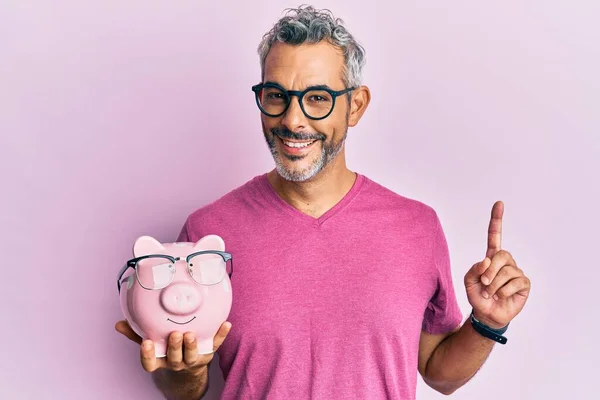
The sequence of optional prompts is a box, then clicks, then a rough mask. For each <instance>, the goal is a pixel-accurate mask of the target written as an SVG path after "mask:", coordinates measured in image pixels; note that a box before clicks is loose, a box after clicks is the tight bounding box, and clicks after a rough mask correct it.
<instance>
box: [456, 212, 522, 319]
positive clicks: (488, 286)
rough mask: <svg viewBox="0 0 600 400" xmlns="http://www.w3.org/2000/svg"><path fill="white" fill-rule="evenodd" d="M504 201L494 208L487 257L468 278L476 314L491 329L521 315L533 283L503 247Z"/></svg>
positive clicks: (466, 278) (467, 286) (477, 264)
mask: <svg viewBox="0 0 600 400" xmlns="http://www.w3.org/2000/svg"><path fill="white" fill-rule="evenodd" d="M503 214H504V204H503V203H502V202H501V201H498V202H496V203H495V204H494V206H493V207H492V213H491V218H490V224H489V227H488V239H487V251H486V255H485V258H484V259H483V260H482V261H480V262H478V263H476V264H474V265H473V266H472V267H471V269H470V270H469V271H468V272H467V273H466V275H465V278H464V283H465V287H466V290H467V298H468V300H469V303H470V304H471V306H472V307H473V313H474V315H475V318H477V319H478V320H479V321H481V322H482V323H484V324H486V325H488V326H489V327H491V328H496V329H497V328H501V327H504V326H506V325H508V323H509V322H510V321H512V319H513V318H514V317H515V316H517V314H519V313H520V312H521V310H522V309H523V307H524V306H525V302H526V301H527V298H528V297H529V290H530V287H531V282H530V280H529V278H527V276H525V274H524V273H523V271H522V270H521V269H520V268H519V267H518V266H517V263H516V262H515V260H514V258H513V257H512V255H511V254H510V253H509V252H508V251H506V250H502V248H501V242H502V216H503Z"/></svg>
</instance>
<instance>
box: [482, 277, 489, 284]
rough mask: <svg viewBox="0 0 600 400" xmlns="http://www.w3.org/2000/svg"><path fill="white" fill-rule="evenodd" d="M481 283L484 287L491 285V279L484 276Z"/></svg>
mask: <svg viewBox="0 0 600 400" xmlns="http://www.w3.org/2000/svg"><path fill="white" fill-rule="evenodd" d="M481 283H483V284H484V285H486V286H487V285H489V284H490V279H489V278H488V277H487V276H482V277H481Z"/></svg>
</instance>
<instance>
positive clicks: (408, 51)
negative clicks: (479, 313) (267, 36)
mask: <svg viewBox="0 0 600 400" xmlns="http://www.w3.org/2000/svg"><path fill="white" fill-rule="evenodd" d="M8 3H9V4H6V2H3V4H2V6H0V134H1V135H0V149H1V152H2V157H0V171H1V174H2V181H1V182H2V187H3V191H2V196H1V200H0V201H1V207H0V210H1V211H0V217H1V219H0V221H1V227H2V231H1V232H2V233H1V242H2V246H3V247H2V254H4V260H5V261H4V265H3V273H2V277H3V278H4V279H3V282H4V285H3V287H2V289H0V296H1V298H2V301H0V316H1V318H2V327H3V328H2V329H1V340H0V342H1V343H2V344H3V348H4V351H3V360H2V364H1V365H2V366H1V367H0V398H2V399H39V398H44V399H61V400H67V399H84V398H85V399H88V400H96V399H97V400H105V399H134V398H145V399H160V398H161V397H160V396H159V394H158V393H157V392H156V391H155V390H154V388H153V386H152V384H151V383H150V380H149V376H148V375H147V374H146V373H145V372H143V370H142V369H141V366H140V364H139V359H138V348H137V346H135V345H134V344H133V343H131V342H128V341H127V340H126V339H125V338H123V337H121V336H120V335H118V334H117V333H115V332H114V330H113V325H114V322H115V321H116V320H117V319H119V318H121V313H120V310H119V308H118V302H117V300H118V299H117V293H116V287H115V274H116V272H117V271H118V269H119V267H120V266H121V265H122V262H123V261H124V260H125V259H126V258H127V257H129V256H130V250H131V245H132V243H133V240H134V239H135V238H136V237H137V236H139V235H142V234H151V235H154V236H155V237H157V238H159V239H161V240H172V239H174V238H175V236H176V234H177V233H178V231H179V228H180V226H181V224H182V223H183V221H184V218H185V217H186V216H187V214H188V213H190V212H191V211H193V210H194V209H195V208H197V207H200V206H202V205H203V204H206V203H207V202H209V201H212V200H213V199H215V198H216V197H218V196H220V195H222V194H224V193H225V192H227V191H229V190H231V189H233V188H234V187H236V186H238V185H239V184H241V183H243V182H245V181H246V180H248V179H250V178H251V177H253V176H254V175H256V174H259V173H261V172H263V171H265V170H267V169H268V168H271V166H272V160H271V158H270V155H269V153H268V151H267V148H266V145H265V144H264V142H263V139H262V136H261V132H260V124H259V114H258V110H257V109H256V106H255V104H254V99H253V97H252V93H251V91H250V86H251V85H252V84H254V83H256V82H257V80H258V79H259V68H258V58H257V56H256V53H255V49H256V46H257V44H258V41H259V40H260V37H261V35H262V34H263V33H264V32H265V31H266V30H267V29H269V28H270V26H271V24H272V23H273V22H274V21H275V19H276V18H278V17H279V16H280V15H281V10H282V9H283V8H284V7H285V6H292V5H296V4H295V3H290V2H287V1H285V2H282V1H274V0H271V1H262V2H260V3H254V4H252V5H250V4H248V3H243V4H245V5H243V6H241V5H238V4H242V2H237V3H235V4H234V2H230V1H222V2H210V3H208V2H205V1H187V0H186V1H184V0H180V1H174V2H163V1H152V2H148V1H139V0H138V1H94V2H79V1H68V2H67V1H46V2H41V1H38V2H31V1H12V2H8ZM84 3H85V4H84ZM491 3H493V4H491ZM392 4H395V5H392ZM315 5H316V6H317V7H329V8H331V9H332V10H334V11H335V12H336V14H338V15H339V16H341V17H343V18H344V19H345V20H346V22H347V23H348V24H349V27H350V28H351V29H352V31H353V32H354V33H355V34H356V35H357V36H358V38H359V39H360V40H361V41H362V42H363V44H364V45H365V46H366V48H367V56H368V66H367V70H366V76H365V81H366V83H367V84H368V85H369V86H370V87H371V89H372V93H373V102H372V105H371V108H370V109H369V110H368V111H367V114H366V115H365V117H364V120H363V121H362V122H361V123H360V125H359V126H358V127H357V128H355V129H354V130H351V131H350V137H349V141H348V148H347V149H348V159H349V164H350V166H351V167H352V168H353V169H355V170H358V171H360V172H362V173H365V174H367V175H368V176H370V177H371V178H373V179H375V180H377V181H379V182H381V183H383V184H384V185H387V186H388V187H390V188H392V189H393V190H396V191H398V192H400V193H402V194H404V195H407V196H410V197H415V198H418V199H419V200H422V201H424V202H426V203H429V204H431V205H432V206H433V207H435V208H436V209H437V210H438V212H439V214H440V216H441V219H442V222H443V224H444V227H445V229H446V233H447V235H448V241H449V245H450V250H451V253H452V261H453V264H454V274H455V284H456V286H457V288H458V294H459V296H460V297H459V300H460V303H461V306H462V308H463V310H464V311H465V312H468V310H469V306H468V304H467V301H466V296H465V294H464V289H463V287H462V276H463V274H464V273H465V272H466V270H467V269H468V268H469V267H470V266H471V265H472V264H473V263H474V262H475V261H477V260H479V259H480V257H482V256H483V254H484V251H485V240H486V228H487V222H488V215H489V210H490V207H491V206H492V204H493V202H494V201H495V200H496V199H502V200H504V201H505V204H506V213H505V225H504V245H505V248H506V249H508V250H509V251H511V252H512V253H513V254H514V256H515V258H516V259H517V261H518V262H519V263H520V264H521V266H522V267H523V268H524V269H526V271H527V273H528V275H529V276H530V277H531V279H532V281H533V289H532V295H531V299H530V301H529V303H528V305H527V306H526V308H525V310H524V311H523V313H522V314H521V315H520V316H519V317H518V318H517V319H516V320H515V321H514V323H513V325H512V327H511V329H510V330H509V332H508V333H507V334H508V336H509V344H508V345H507V346H506V347H498V348H496V349H495V351H494V352H493V354H492V356H491V359H490V360H489V362H488V363H487V364H486V365H485V366H484V368H483V370H482V371H481V372H480V373H479V375H478V376H477V377H476V378H475V379H474V380H473V381H472V382H470V383H469V384H468V385H467V386H466V387H464V388H463V389H462V390H460V391H459V392H457V393H456V395H455V396H453V397H455V398H457V399H480V398H482V397H481V396H484V397H485V398H486V399H488V400H494V399H507V398H511V399H566V398H569V399H590V398H592V397H593V396H592V395H591V394H590V393H593V392H592V390H594V389H595V388H596V386H597V385H596V384H595V380H596V379H597V372H598V367H597V360H598V357H599V354H598V350H597V349H598V340H597V334H596V332H597V331H598V329H599V328H600V326H599V325H598V322H597V320H598V318H597V315H598V314H597V307H596V303H597V298H598V297H597V293H598V288H597V283H598V281H599V280H600V274H599V272H598V270H599V268H598V265H597V264H598V263H597V260H596V249H597V248H598V226H600V225H599V224H600V220H599V212H598V204H599V202H600V193H599V185H598V173H599V172H600V149H599V148H600V133H599V131H600V111H599V109H600V98H599V97H598V93H599V92H600V80H599V78H598V71H600V50H599V49H600V47H599V45H598V43H599V42H600V25H599V24H598V23H597V21H598V20H599V18H600V15H599V14H600V13H599V11H600V7H599V5H598V2H597V1H595V0H589V1H578V2H573V1H572V0H563V1H559V0H546V1H528V2H523V1H516V0H509V1H502V2H479V1H453V2H450V3H448V2H408V1H400V2H388V1H386V2H385V5H384V2H373V1H370V2H364V1H348V0H345V1H329V2H325V1H319V2H317V3H315ZM594 314H595V315H596V317H594V316H593V315H594ZM212 371H213V378H214V379H215V383H214V384H213V388H214V389H213V390H212V391H211V395H210V396H209V398H212V399H216V398H217V395H218V389H219V385H220V383H219V380H220V379H221V378H220V377H219V376H218V373H219V372H218V370H217V369H213V370H212ZM594 371H595V372H594ZM559 374H560V375H561V379H558V376H559ZM418 390H419V398H420V399H436V398H441V397H442V396H441V395H437V394H436V393H434V392H433V391H431V390H429V389H428V388H426V387H425V385H424V384H422V382H420V383H419V389H418Z"/></svg>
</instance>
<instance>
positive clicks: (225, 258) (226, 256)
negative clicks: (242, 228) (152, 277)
mask: <svg viewBox="0 0 600 400" xmlns="http://www.w3.org/2000/svg"><path fill="white" fill-rule="evenodd" d="M201 254H218V255H220V256H221V257H222V258H223V261H224V262H225V263H227V262H228V261H231V271H229V272H228V273H227V274H228V275H229V279H231V276H232V275H233V257H232V255H231V253H227V252H225V251H219V250H203V251H197V252H195V253H192V254H189V255H188V256H186V257H185V262H186V264H187V266H188V268H187V271H188V274H189V273H190V268H189V267H190V260H191V259H192V258H193V257H196V256H198V255H201ZM159 257H160V258H167V259H169V260H170V261H171V262H172V263H173V264H175V263H176V262H177V261H180V260H182V258H181V257H173V256H169V255H166V254H147V255H145V256H140V257H135V258H132V259H131V260H127V262H126V263H125V265H124V266H123V268H121V270H120V271H119V274H118V275H117V290H118V291H119V293H120V292H121V285H122V284H123V281H122V280H121V278H122V277H123V274H125V272H127V270H128V269H129V268H133V270H134V271H135V278H136V279H137V280H138V282H139V278H138V276H137V269H136V265H137V263H138V262H139V261H142V260H145V259H147V258H159ZM190 276H191V275H190ZM192 279H194V277H192ZM171 282H172V280H171ZM171 282H169V283H168V284H167V285H166V286H165V287H167V286H169V285H170V284H171ZM194 282H196V283H198V282H197V281H196V280H194ZM219 283H220V282H217V283H212V284H210V285H207V284H203V283H198V284H199V285H202V286H213V285H217V284H219ZM140 285H141V286H142V287H143V288H144V289H146V290H158V289H147V288H146V287H144V286H143V285H142V284H141V282H140ZM161 289H164V288H161Z"/></svg>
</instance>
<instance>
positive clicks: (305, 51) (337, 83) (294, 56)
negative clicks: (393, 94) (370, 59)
mask: <svg viewBox="0 0 600 400" xmlns="http://www.w3.org/2000/svg"><path fill="white" fill-rule="evenodd" d="M343 67H344V58H343V55H342V53H341V52H340V51H339V50H337V49H336V48H335V47H333V46H332V45H330V44H329V43H326V42H321V43H318V44H303V45H300V46H292V45H288V44H283V43H276V44H275V45H274V46H273V47H272V48H271V50H270V51H269V54H268V55H267V58H266V60H265V70H264V79H263V82H273V83H277V84H279V85H280V86H282V87H283V88H284V89H285V90H298V91H302V90H304V89H306V88H307V87H309V86H319V85H324V86H327V87H329V88H331V89H333V90H336V91H337V90H342V89H345V86H344V82H343V80H342V77H343ZM304 101H305V104H306V102H308V101H309V99H307V98H306V97H305V100H304ZM348 117H349V103H348V101H347V96H346V95H341V96H339V97H337V98H336V99H335V108H334V109H333V111H332V113H331V114H330V115H329V116H328V117H327V118H325V119H322V120H312V119H309V118H307V117H306V116H305V115H304V113H303V112H302V109H301V108H300V104H299V103H298V97H296V96H291V98H290V105H289V107H288V109H287V111H286V112H285V113H284V114H283V115H281V116H279V117H269V116H267V115H264V114H262V113H261V118H262V126H263V133H264V135H265V139H266V141H267V144H268V145H269V149H270V150H271V154H272V155H273V158H274V160H275V163H276V165H277V170H278V172H279V174H280V175H281V176H282V177H283V178H284V179H287V180H291V181H305V180H308V179H311V178H312V177H314V176H315V175H317V174H318V173H319V172H320V171H321V170H323V168H325V167H326V166H327V165H329V164H330V162H331V161H332V160H333V159H334V158H335V157H336V156H337V155H338V154H340V153H343V145H344V141H345V139H346V133H347V131H348Z"/></svg>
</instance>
